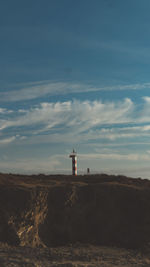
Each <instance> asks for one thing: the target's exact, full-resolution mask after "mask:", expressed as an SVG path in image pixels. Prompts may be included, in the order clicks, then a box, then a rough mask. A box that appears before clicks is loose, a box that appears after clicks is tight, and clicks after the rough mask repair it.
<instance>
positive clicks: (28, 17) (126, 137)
mask: <svg viewBox="0 0 150 267" xmlns="http://www.w3.org/2000/svg"><path fill="white" fill-rule="evenodd" d="M149 12H150V1H149V0H143V1H141V0H132V1H131V0H130V1H129V0H126V1H121V0H94V1H89V0H76V1H73V0H30V1H29V0H26V1H19V0H13V1H11V0H1V3H0V171H1V172H13V173H67V174H70V173H71V160H70V159H69V157H68V155H69V153H70V152H71V151H72V148H75V149H76V150H77V152H78V170H79V173H86V169H87V168H88V167H89V168H90V169H91V172H92V173H96V172H99V173H102V172H105V173H112V174H124V175H129V176H132V177H140V176H141V177H147V178H149V177H150V164H149V162H150V16H149Z"/></svg>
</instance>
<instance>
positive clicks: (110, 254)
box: [0, 244, 150, 267]
mask: <svg viewBox="0 0 150 267" xmlns="http://www.w3.org/2000/svg"><path fill="white" fill-rule="evenodd" d="M0 266H1V267H12V266H13V267H117V266H118V267H149V266H150V255H143V254H141V252H139V251H136V250H127V249H119V248H111V247H97V246H90V245H88V246H80V245H79V244H78V245H76V246H68V247H57V248H45V249H44V248H29V247H9V246H5V245H1V246H0Z"/></svg>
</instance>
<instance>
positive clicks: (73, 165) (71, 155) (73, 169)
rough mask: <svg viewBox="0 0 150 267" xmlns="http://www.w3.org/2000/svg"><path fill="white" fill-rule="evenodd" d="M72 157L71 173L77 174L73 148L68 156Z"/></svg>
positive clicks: (75, 156) (75, 154)
mask: <svg viewBox="0 0 150 267" xmlns="http://www.w3.org/2000/svg"><path fill="white" fill-rule="evenodd" d="M69 157H70V158H72V175H75V176H76V175H77V153H76V152H75V150H74V149H73V151H72V153H71V154H70V156H69Z"/></svg>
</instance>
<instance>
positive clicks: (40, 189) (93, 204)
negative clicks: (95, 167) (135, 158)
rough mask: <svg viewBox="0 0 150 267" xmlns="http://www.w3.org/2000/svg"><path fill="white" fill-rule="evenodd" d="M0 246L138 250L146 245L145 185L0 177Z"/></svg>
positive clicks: (149, 185) (148, 204)
mask: <svg viewBox="0 0 150 267" xmlns="http://www.w3.org/2000/svg"><path fill="white" fill-rule="evenodd" d="M0 242H4V243H7V244H9V245H21V246H31V247H39V246H40V247H54V246H62V245H68V244H76V243H78V242H79V243H80V244H93V245H105V246H106V245H107V246H108V245H109V246H120V247H125V248H139V247H143V246H146V245H147V244H148V243H149V242H150V181H149V180H142V179H140V178H139V179H132V178H127V177H123V176H108V175H104V174H102V175H93V176H77V177H72V176H64V175H58V176H45V175H38V176H24V175H12V174H9V175H8V174H0Z"/></svg>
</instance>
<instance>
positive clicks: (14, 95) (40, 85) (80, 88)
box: [0, 81, 150, 102]
mask: <svg viewBox="0 0 150 267" xmlns="http://www.w3.org/2000/svg"><path fill="white" fill-rule="evenodd" d="M146 88H150V83H143V84H142V83H137V84H126V85H116V86H105V87H103V86H96V85H92V84H88V83H87V84H85V83H75V82H50V81H43V82H42V81H39V82H35V83H32V86H31V85H30V84H27V85H24V87H23V88H20V89H17V90H13V89H12V90H11V91H6V90H5V91H4V92H0V102H16V101H23V100H32V99H36V98H41V97H45V96H47V95H49V96H54V95H58V94H59V95H64V94H72V93H87V92H96V91H114V90H142V89H146Z"/></svg>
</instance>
